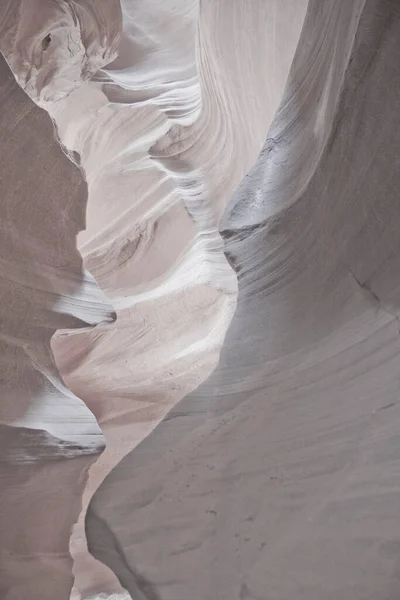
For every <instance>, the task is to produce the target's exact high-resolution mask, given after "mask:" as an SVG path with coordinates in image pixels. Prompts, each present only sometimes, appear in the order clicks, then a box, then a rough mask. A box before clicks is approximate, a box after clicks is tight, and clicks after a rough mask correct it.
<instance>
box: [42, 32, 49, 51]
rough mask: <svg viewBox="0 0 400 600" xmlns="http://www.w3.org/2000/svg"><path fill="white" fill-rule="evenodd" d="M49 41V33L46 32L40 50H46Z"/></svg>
mask: <svg viewBox="0 0 400 600" xmlns="http://www.w3.org/2000/svg"><path fill="white" fill-rule="evenodd" d="M50 42H51V34H50V33H48V34H47V35H46V37H45V38H43V39H42V50H47V48H48V47H49V46H50Z"/></svg>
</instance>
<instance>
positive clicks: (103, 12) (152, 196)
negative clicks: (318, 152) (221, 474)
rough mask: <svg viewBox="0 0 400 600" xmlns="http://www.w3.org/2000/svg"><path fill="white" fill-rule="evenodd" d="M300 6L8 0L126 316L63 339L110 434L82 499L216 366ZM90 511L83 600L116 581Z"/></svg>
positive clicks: (13, 50)
mask: <svg viewBox="0 0 400 600" xmlns="http://www.w3.org/2000/svg"><path fill="white" fill-rule="evenodd" d="M305 7H306V1H305V0H302V1H301V2H298V3H297V6H296V9H295V10H294V8H293V5H292V2H289V1H288V0H285V2H277V0H270V1H269V2H267V3H265V2H256V3H253V4H252V5H250V4H249V3H238V4H237V5H236V6H235V7H234V9H233V8H232V3H231V2H228V1H227V0H220V1H219V2H217V3H215V2H213V1H211V0H207V1H205V2H202V3H201V5H199V3H198V2H197V0H192V1H191V2H187V0H185V1H183V0H182V1H180V2H175V1H174V2H172V1H169V2H164V3H163V5H162V6H160V3H159V1H158V0H157V1H155V0H151V1H150V0H149V1H148V2H146V3H143V2H139V1H134V0H125V1H123V2H122V3H121V10H120V9H119V5H117V4H116V3H115V2H111V3H110V2H107V3H106V2H100V3H94V2H87V1H85V2H79V3H78V2H62V1H53V0H48V1H42V2H38V1H37V2H35V3H30V4H29V6H28V5H27V4H26V3H24V2H20V3H11V2H9V3H8V4H6V5H5V8H4V14H5V17H4V21H3V22H4V23H5V24H7V29H6V28H4V31H3V35H2V41H1V47H2V50H3V52H4V53H5V55H6V57H7V59H8V61H9V63H10V65H11V67H12V68H13V70H14V73H15V74H16V77H17V80H18V82H19V83H20V85H21V86H22V87H23V88H24V89H25V91H26V92H27V93H28V94H29V95H30V96H31V98H32V99H33V100H34V101H35V102H37V103H38V104H39V105H40V106H42V107H44V108H45V109H46V110H47V111H48V112H49V114H50V115H51V117H52V118H53V120H54V121H55V122H56V124H57V130H58V134H59V136H60V138H61V140H62V143H63V145H64V147H65V148H66V149H68V150H67V152H68V153H69V155H70V157H71V158H72V159H73V160H75V161H77V160H79V161H80V164H81V165H82V167H83V169H84V173H85V178H86V180H87V183H88V191H89V199H88V208H87V221H86V225H87V226H86V231H85V232H84V233H82V234H80V235H79V237H78V247H79V250H80V251H81V253H82V257H83V261H84V264H85V267H86V268H87V269H88V270H89V271H90V272H91V274H92V275H93V276H94V277H95V278H96V280H97V282H98V283H99V285H100V287H101V288H102V290H103V291H104V292H105V294H106V295H107V296H108V298H109V299H110V301H111V302H112V304H113V307H114V308H115V310H116V311H117V317H118V318H117V322H116V323H115V324H110V325H106V326H101V327H96V329H95V330H93V331H87V332H84V333H79V334H78V335H71V334H70V333H69V332H65V331H64V332H60V333H58V334H57V335H56V336H55V337H54V338H53V341H52V349H53V352H54V355H55V358H56V362H57V366H58V368H59V369H60V371H61V373H62V376H63V380H64V382H65V383H66V384H67V385H68V387H69V388H70V389H71V390H72V391H73V392H74V393H75V394H77V395H78V396H79V397H81V398H83V399H84V401H85V403H86V404H87V406H88V407H89V408H90V410H92V411H93V413H94V414H95V416H96V418H97V420H98V422H99V424H100V426H101V428H102V430H103V432H104V433H105V436H106V440H107V450H106V452H105V453H104V454H103V455H102V457H101V459H100V460H99V461H98V462H97V463H96V465H95V466H94V467H92V469H91V473H90V480H89V483H88V485H87V487H86V492H85V496H84V506H85V505H86V503H87V502H88V501H89V499H90V497H91V495H92V493H93V491H94V490H95V489H96V488H97V487H98V485H99V484H100V483H101V481H102V480H103V479H104V477H105V476H106V475H107V473H108V472H109V471H110V470H111V469H112V468H113V467H114V466H115V465H116V464H117V463H118V462H119V461H120V460H121V458H122V457H123V456H125V455H126V454H127V453H128V452H129V451H131V450H132V449H133V448H134V446H136V445H137V444H138V443H139V442H140V441H141V440H142V439H143V438H144V437H145V436H146V435H147V434H148V433H150V431H151V430H152V429H153V428H154V427H155V426H156V424H157V423H158V422H160V420H161V419H162V418H163V416H164V415H165V414H166V413H167V412H168V410H169V409H170V408H171V407H172V406H174V404H176V402H178V401H179V400H180V399H181V398H182V397H183V396H184V395H185V394H187V393H188V392H190V391H191V390H193V389H194V388H195V387H197V386H198V385H199V384H200V383H201V382H202V381H203V380H204V379H205V378H206V377H207V376H208V375H209V374H210V373H211V372H212V370H213V369H214V368H215V366H216V364H217V362H218V358H219V352H220V348H221V344H222V342H223V339H224V336H225V333H226V330H227V327H228V325H229V322H230V321H231V319H232V316H233V313H234V309H235V305H236V294H237V283H236V277H235V274H234V272H233V271H232V269H231V267H230V266H229V264H228V262H227V261H226V258H225V256H224V252H223V243H222V240H221V238H220V236H219V233H218V222H219V218H220V216H221V214H222V212H223V210H224V207H225V205H226V203H227V201H228V199H229V197H230V195H231V193H232V192H233V190H234V188H235V187H236V185H237V184H238V183H239V181H240V179H241V178H242V177H243V175H244V174H245V173H246V171H247V170H248V169H249V168H250V166H251V165H252V163H253V162H254V160H255V158H256V156H257V153H258V152H259V150H260V148H261V145H262V141H263V139H264V137H265V135H266V132H267V129H268V126H269V124H270V122H271V120H272V116H273V113H274V111H275V109H276V107H277V105H278V102H279V99H280V96H281V93H282V90H283V87H284V84H285V80H286V76H287V73H288V70H289V66H290V62H291V59H292V56H293V53H294V50H295V47H296V43H297V39H298V36H299V33H300V29H301V24H302V19H303V15H304V11H305ZM288 17H291V18H288ZM293 17H295V18H293ZM283 31H285V32H287V38H286V39H285V40H283V38H282V32H283ZM227 32H229V33H228V35H227ZM117 48H119V51H118V57H117V58H116V60H114V62H111V60H112V59H113V58H114V57H115V56H116V51H117ZM241 48H244V49H245V52H246V58H247V60H246V62H245V63H244V62H243V59H242V50H241ZM260 52H262V53H263V54H264V55H265V57H266V59H267V60H268V62H267V64H263V62H260V61H258V56H259V53H260ZM110 62H111V64H108V66H107V67H106V68H104V69H103V70H101V71H98V69H99V68H101V67H103V66H104V65H105V64H107V63H110ZM95 73H96V74H95ZM94 74H95V76H94V77H92V76H93V75H94ZM238 82H240V85H238ZM78 156H79V158H78ZM83 517H84V512H83V513H82V515H81V519H80V521H79V523H78V525H77V527H76V528H75V532H74V535H73V537H72V541H71V552H72V555H73V557H74V559H75V567H74V574H75V577H76V590H75V592H74V597H75V596H76V597H78V598H79V597H80V595H81V594H80V592H82V593H94V592H96V591H99V592H101V591H109V592H110V593H111V592H112V591H119V590H120V589H121V588H120V587H119V586H118V585H117V584H116V583H111V582H110V573H109V572H107V571H105V570H104V569H103V570H101V568H100V566H99V563H96V562H94V561H93V560H92V561H91V560H90V557H89V555H88V554H87V551H86V547H85V536H84V531H83ZM79 590H80V592H79Z"/></svg>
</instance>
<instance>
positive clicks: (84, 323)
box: [0, 55, 115, 600]
mask: <svg viewBox="0 0 400 600" xmlns="http://www.w3.org/2000/svg"><path fill="white" fill-rule="evenodd" d="M0 95H1V107H2V110H1V116H0V162H1V178H0V192H1V204H0V279H1V285H0V297H1V302H0V390H1V405H0V479H1V482H2V484H1V514H0V529H1V549H0V597H1V598H5V599H12V598H28V597H29V598H30V599H32V600H33V599H36V598H37V599H38V600H39V599H42V598H50V597H52V595H53V596H57V597H59V598H60V597H63V598H65V599H67V598H68V597H69V590H70V588H71V585H72V573H71V567H72V560H71V557H70V555H69V552H68V546H69V539H70V535H71V528H72V525H73V523H74V522H75V520H76V519H77V517H78V515H79V512H80V510H81V494H82V492H83V487H84V483H85V481H86V473H87V470H88V468H89V466H90V464H91V463H92V462H93V460H94V458H95V457H96V456H97V455H98V454H99V453H100V452H101V451H102V450H103V449H104V437H103V435H102V432H101V430H100V428H99V426H98V424H97V422H96V419H95V417H94V415H93V414H92V413H91V412H90V410H89V409H88V408H87V406H86V405H85V404H84V403H83V402H82V400H81V399H79V398H78V397H77V396H75V395H74V394H73V393H72V392H71V391H70V390H69V389H68V388H67V387H66V386H65V384H64V383H63V381H62V380H61V378H60V374H59V372H58V370H57V368H56V365H55V363H54V358H53V354H52V351H51V347H50V341H51V337H52V335H53V334H54V332H55V331H56V330H60V329H64V330H66V329H68V330H69V331H72V330H73V331H77V330H84V329H88V328H92V327H94V326H96V325H98V324H100V323H111V322H112V321H113V320H115V312H114V309H113V308H112V307H111V306H110V304H109V303H108V302H107V300H106V298H105V296H104V294H103V293H102V292H101V291H100V289H99V288H98V286H97V284H96V283H95V281H94V279H93V277H92V276H91V275H90V274H89V273H88V272H87V271H86V270H85V269H84V267H83V264H82V258H81V256H80V254H79V252H78V251H77V248H76V237H77V234H78V232H79V230H80V229H82V228H83V227H84V224H85V203H86V198H87V186H86V183H85V180H84V177H83V174H82V172H81V171H80V169H79V168H78V167H77V166H76V165H74V164H73V163H72V162H71V161H70V160H69V159H68V158H67V156H66V155H65V153H64V152H63V151H62V149H61V147H60V145H59V141H58V140H57V137H56V133H55V130H54V127H53V124H52V122H51V120H50V118H49V116H48V115H47V114H46V113H45V112H44V111H43V110H42V109H40V108H38V107H37V106H35V104H34V103H33V102H32V100H30V99H29V98H28V96H26V94H24V92H23V91H22V90H21V89H20V88H19V86H18V85H17V83H16V82H15V79H14V77H13V74H12V72H11V71H10V69H9V67H8V66H7V63H6V61H5V60H4V58H3V56H1V55H0ZM55 189H56V190H57V191H56V192H55ZM67 459H68V460H67ZM70 459H74V460H70Z"/></svg>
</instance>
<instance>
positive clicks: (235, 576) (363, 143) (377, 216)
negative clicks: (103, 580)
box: [86, 0, 400, 600]
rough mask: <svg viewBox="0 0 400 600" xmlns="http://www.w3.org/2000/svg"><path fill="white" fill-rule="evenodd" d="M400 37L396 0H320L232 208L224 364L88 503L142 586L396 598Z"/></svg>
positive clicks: (139, 590) (116, 562)
mask: <svg viewBox="0 0 400 600" xmlns="http://www.w3.org/2000/svg"><path fill="white" fill-rule="evenodd" d="M399 45H400V6H399V4H398V2H396V1H394V0H365V2H352V3H349V2H347V1H346V0H343V1H337V0H326V1H324V2H320V1H319V0H315V1H314V0H311V2H310V3H309V7H308V12H307V16H306V21H305V25H304V29H303V33H302V36H301V39H300V43H299V47H298V50H297V53H296V57H295V59H294V63H293V67H292V70H291V74H290V76H289V80H288V86H287V88H286V92H285V94H284V97H283V102H282V104H281V106H280V108H279V110H278V113H277V116H276V119H275V121H274V123H273V125H272V127H271V129H270V132H269V134H268V141H267V143H266V145H265V146H264V149H263V151H262V152H261V154H260V157H259V159H258V161H257V164H256V165H255V167H254V169H252V170H251V172H250V173H249V176H248V177H247V178H246V179H245V181H244V182H243V184H242V185H241V186H240V187H239V189H238V191H237V193H236V194H235V196H234V198H233V199H232V201H231V202H230V204H229V207H228V210H227V211H226V213H225V215H224V216H223V219H222V223H221V231H222V235H223V236H224V238H225V241H226V251H227V255H228V256H229V259H230V262H231V264H232V265H234V267H235V269H236V271H237V273H238V281H239V296H238V303H237V309H236V312H235V316H234V319H233V321H232V323H231V326H230V328H229V331H228V333H227V336H226V338H225V342H224V345H223V348H222V352H221V357H220V361H219V365H218V368H217V369H216V370H215V371H214V373H213V374H212V376H211V377H210V378H209V379H208V380H207V381H206V382H205V383H204V384H202V385H201V386H200V387H199V388H198V389H197V390H196V392H194V393H192V394H190V395H189V396H187V397H186V398H185V399H184V400H182V401H181V402H180V403H179V404H178V405H177V406H176V407H175V408H174V409H172V410H171V411H170V412H169V414H168V416H167V417H166V418H165V419H164V420H163V421H162V423H161V424H160V425H159V426H158V427H157V428H156V429H155V430H154V431H153V432H152V433H151V434H150V435H149V436H148V437H147V438H146V440H145V441H144V442H142V444H140V446H138V447H137V448H136V449H135V450H134V452H132V453H130V454H129V455H128V456H127V457H125V459H124V460H123V461H122V462H121V463H120V464H119V465H118V466H117V467H116V468H115V469H114V470H113V471H112V472H111V474H110V475H109V476H108V477H107V478H106V479H105V481H104V482H103V484H102V485H101V486H100V488H99V490H98V491H97V492H96V493H95V495H94V497H93V500H92V502H91V504H90V506H89V509H88V513H87V517H86V527H87V536H88V544H89V549H90V551H91V552H92V553H93V554H94V556H96V557H97V558H98V559H100V560H102V561H104V562H105V563H106V564H108V565H109V566H110V567H111V568H112V569H113V570H114V571H115V572H116V573H117V575H118V577H119V579H120V581H121V582H122V584H123V585H124V586H125V588H126V589H127V590H129V592H130V593H131V595H132V597H138V598H143V599H144V598H146V599H151V600H155V599H161V598H163V599H166V598H171V599H172V598H174V600H181V599H182V600H184V599H187V598H192V597H196V598H197V597H198V598H203V599H206V600H212V599H214V598H220V599H221V600H225V599H231V598H241V599H245V598H246V599H247V598H254V599H257V600H263V599H265V598H266V597H268V598H271V599H274V600H278V598H279V599H281V598H297V599H301V600H302V599H304V600H331V599H333V598H339V597H343V598H349V597H351V598H357V599H360V600H361V598H362V599H363V600H364V599H368V600H369V599H371V600H376V599H377V598H382V600H383V599H384V598H385V599H386V598H395V597H397V596H398V594H399V580H398V569H397V559H398V538H399V534H400V531H399V519H398V505H397V496H398V480H397V473H398V470H399V466H400V463H399V452H398V445H399V442H398V440H399V438H398V419H399V416H400V415H399V403H398V360H399V352H400V344H399V326H398V312H399V282H400V273H399V260H398V257H399V254H400V242H399V240H400V237H399V223H400V220H399V210H400V205H399V202H398V187H399V181H398V179H399V177H398V162H399V157H400V138H399V126H400V123H399V118H400V112H399V110H398V104H399V102H398V98H399V92H400V89H399V87H400V68H399V63H398V61H396V60H394V59H393V57H396V56H398V55H399V51H400V47H399ZM388 82H390V85H389V86H388ZM295 182H297V185H295ZM244 341H245V343H244ZM129 473H134V474H135V487H134V489H133V486H132V485H131V484H130V483H129V482H128V474H129Z"/></svg>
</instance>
